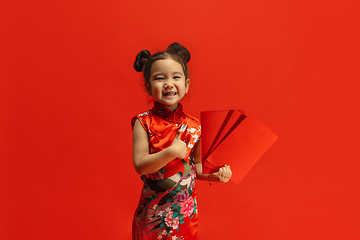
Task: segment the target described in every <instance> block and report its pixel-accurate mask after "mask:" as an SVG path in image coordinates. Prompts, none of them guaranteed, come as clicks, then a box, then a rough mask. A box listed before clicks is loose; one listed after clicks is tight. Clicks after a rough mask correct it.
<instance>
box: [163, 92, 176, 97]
mask: <svg viewBox="0 0 360 240" xmlns="http://www.w3.org/2000/svg"><path fill="white" fill-rule="evenodd" d="M163 95H164V96H172V95H176V92H168V93H164V94H163Z"/></svg>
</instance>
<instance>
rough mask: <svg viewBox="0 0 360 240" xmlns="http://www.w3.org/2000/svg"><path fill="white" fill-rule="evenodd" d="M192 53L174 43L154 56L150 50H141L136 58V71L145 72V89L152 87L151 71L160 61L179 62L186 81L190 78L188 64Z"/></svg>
mask: <svg viewBox="0 0 360 240" xmlns="http://www.w3.org/2000/svg"><path fill="white" fill-rule="evenodd" d="M190 57H191V56H190V52H189V51H188V50H187V49H186V48H185V47H183V46H182V45H181V44H180V43H177V42H175V43H172V44H170V45H169V47H168V48H167V49H166V50H165V51H164V52H157V53H155V54H154V55H151V53H150V52H149V51H148V50H145V49H144V50H141V51H140V52H139V53H138V54H137V55H136V58H135V62H134V69H135V70H136V71H138V72H143V74H144V80H145V88H146V87H147V86H150V69H151V66H152V64H153V62H155V61H157V60H160V59H167V58H171V59H173V60H174V61H175V62H178V63H179V64H180V65H181V66H182V68H183V71H184V75H185V79H187V78H188V76H189V71H188V68H187V63H188V62H189V61H190Z"/></svg>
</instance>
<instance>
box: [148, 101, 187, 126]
mask: <svg viewBox="0 0 360 240" xmlns="http://www.w3.org/2000/svg"><path fill="white" fill-rule="evenodd" d="M152 111H153V112H154V113H155V114H156V115H158V116H159V117H161V118H163V119H164V120H166V121H169V122H180V121H181V120H182V119H183V118H184V117H185V114H184V112H183V107H182V105H181V103H179V105H178V107H177V108H176V109H175V111H174V112H173V111H171V110H169V109H167V108H166V107H164V106H163V105H161V104H160V103H158V102H155V103H154V107H153V108H152Z"/></svg>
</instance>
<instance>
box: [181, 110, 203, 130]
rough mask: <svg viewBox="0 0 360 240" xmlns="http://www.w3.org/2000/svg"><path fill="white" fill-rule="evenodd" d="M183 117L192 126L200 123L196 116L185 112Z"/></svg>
mask: <svg viewBox="0 0 360 240" xmlns="http://www.w3.org/2000/svg"><path fill="white" fill-rule="evenodd" d="M185 117H186V119H187V121H188V122H189V123H191V124H192V125H194V127H197V126H198V127H200V125H201V123H200V121H199V119H197V118H196V117H193V116H191V115H189V114H187V113H185Z"/></svg>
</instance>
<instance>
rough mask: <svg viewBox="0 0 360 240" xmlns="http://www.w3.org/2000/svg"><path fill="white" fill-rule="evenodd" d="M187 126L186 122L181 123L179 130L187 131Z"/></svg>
mask: <svg viewBox="0 0 360 240" xmlns="http://www.w3.org/2000/svg"><path fill="white" fill-rule="evenodd" d="M186 128H187V125H186V124H181V126H180V128H179V130H178V131H179V132H185V130H186Z"/></svg>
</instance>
